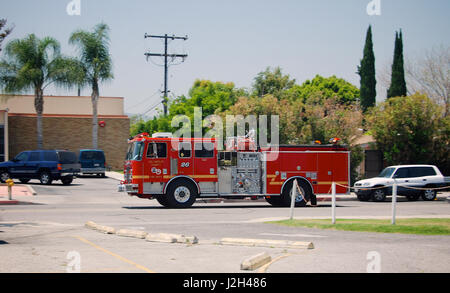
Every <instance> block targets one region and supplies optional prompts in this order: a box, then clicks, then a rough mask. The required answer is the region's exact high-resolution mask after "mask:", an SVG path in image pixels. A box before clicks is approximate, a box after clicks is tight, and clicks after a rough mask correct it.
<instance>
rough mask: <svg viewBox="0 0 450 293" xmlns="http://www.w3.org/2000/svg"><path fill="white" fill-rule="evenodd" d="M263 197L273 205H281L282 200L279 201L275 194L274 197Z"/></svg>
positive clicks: (279, 198)
mask: <svg viewBox="0 0 450 293" xmlns="http://www.w3.org/2000/svg"><path fill="white" fill-rule="evenodd" d="M265 199H266V201H267V202H268V203H270V204H271V205H272V206H274V207H282V206H283V202H282V201H281V197H280V196H276V197H274V196H271V197H266V198H265Z"/></svg>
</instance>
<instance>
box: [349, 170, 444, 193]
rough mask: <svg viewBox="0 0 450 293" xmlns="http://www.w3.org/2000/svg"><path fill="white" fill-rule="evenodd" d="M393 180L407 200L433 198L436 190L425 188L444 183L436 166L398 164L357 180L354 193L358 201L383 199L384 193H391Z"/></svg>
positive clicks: (439, 185) (398, 191) (440, 185)
mask: <svg viewBox="0 0 450 293" xmlns="http://www.w3.org/2000/svg"><path fill="white" fill-rule="evenodd" d="M394 181H395V182H396V183H397V194H398V195H404V196H406V197H407V198H408V200H418V199H419V197H422V199H423V200H426V201H430V200H434V199H435V198H436V190H433V189H426V188H434V187H442V186H445V185H446V183H445V182H446V181H445V178H444V176H443V175H442V173H441V171H439V169H438V168H437V167H436V166H433V165H399V166H390V167H387V168H385V169H384V170H383V171H382V172H381V173H380V174H379V175H378V176H377V177H374V178H370V179H364V180H360V181H357V182H356V183H355V185H354V187H355V193H356V195H357V196H358V199H359V200H360V201H368V200H370V199H372V200H373V201H384V200H385V199H386V195H390V194H392V185H393V184H394ZM411 187H412V188H411ZM414 188H417V189H414Z"/></svg>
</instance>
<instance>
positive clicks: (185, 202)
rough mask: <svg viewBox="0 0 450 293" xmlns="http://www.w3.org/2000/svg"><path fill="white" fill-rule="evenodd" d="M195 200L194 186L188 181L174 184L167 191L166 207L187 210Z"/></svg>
mask: <svg viewBox="0 0 450 293" xmlns="http://www.w3.org/2000/svg"><path fill="white" fill-rule="evenodd" d="M196 198H197V191H196V189H195V186H193V184H192V183H191V182H189V181H186V180H180V181H177V182H174V183H173V184H171V185H170V186H169V188H168V189H167V199H166V200H167V205H168V207H171V208H188V207H190V206H192V205H193V204H194V202H195V199H196Z"/></svg>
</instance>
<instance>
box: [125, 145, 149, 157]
mask: <svg viewBox="0 0 450 293" xmlns="http://www.w3.org/2000/svg"><path fill="white" fill-rule="evenodd" d="M144 147H145V143H144V142H142V141H135V142H133V143H131V144H130V145H129V146H128V152H127V156H126V158H125V159H126V160H129V161H140V160H141V159H142V155H143V154H144Z"/></svg>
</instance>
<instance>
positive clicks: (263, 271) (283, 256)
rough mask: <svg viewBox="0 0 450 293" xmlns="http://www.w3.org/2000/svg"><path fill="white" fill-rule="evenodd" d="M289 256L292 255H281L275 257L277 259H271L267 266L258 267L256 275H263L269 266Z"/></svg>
mask: <svg viewBox="0 0 450 293" xmlns="http://www.w3.org/2000/svg"><path fill="white" fill-rule="evenodd" d="M290 255H292V254H291V253H285V254H283V255H280V256H279V257H277V258H274V259H273V260H272V261H270V262H269V263H267V264H265V265H263V266H262V267H260V268H259V269H258V271H257V273H265V272H266V271H267V269H268V268H269V266H270V265H271V264H273V263H274V262H277V261H279V260H280V259H283V258H285V257H288V256H290Z"/></svg>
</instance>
